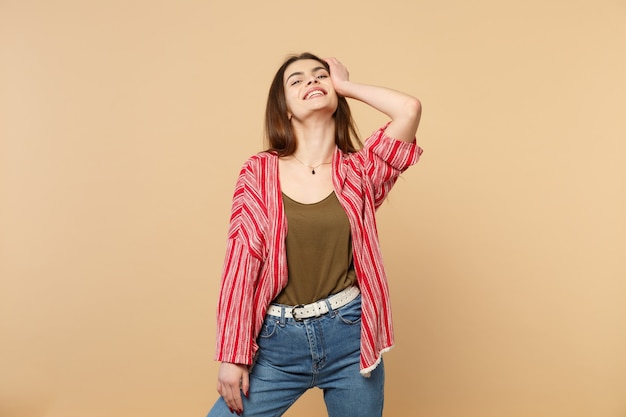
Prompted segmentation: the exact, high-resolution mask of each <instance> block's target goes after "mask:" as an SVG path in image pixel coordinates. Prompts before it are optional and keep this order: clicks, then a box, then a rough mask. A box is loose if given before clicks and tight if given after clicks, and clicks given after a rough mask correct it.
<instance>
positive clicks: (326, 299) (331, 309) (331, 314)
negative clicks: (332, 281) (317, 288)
mask: <svg viewBox="0 0 626 417" xmlns="http://www.w3.org/2000/svg"><path fill="white" fill-rule="evenodd" d="M324 302H325V303H326V307H328V315H329V316H330V317H331V318H333V317H335V310H333V308H332V307H331V306H330V299H328V298H325V299H324Z"/></svg>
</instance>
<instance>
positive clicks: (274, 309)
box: [267, 286, 361, 321]
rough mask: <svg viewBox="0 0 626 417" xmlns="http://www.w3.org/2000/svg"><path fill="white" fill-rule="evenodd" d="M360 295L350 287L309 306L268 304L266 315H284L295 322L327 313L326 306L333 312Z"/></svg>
mask: <svg viewBox="0 0 626 417" xmlns="http://www.w3.org/2000/svg"><path fill="white" fill-rule="evenodd" d="M360 293H361V291H360V290H359V287H357V286H352V287H348V288H346V289H345V290H343V291H341V292H338V293H337V294H334V295H331V296H330V297H328V298H325V299H323V300H320V301H316V302H314V303H311V304H298V305H297V306H281V305H278V304H270V306H269V307H268V309H267V314H268V315H270V316H274V317H283V314H284V317H285V318H286V319H291V318H293V319H295V320H297V321H300V320H303V319H308V318H311V317H319V316H321V315H323V314H326V313H328V311H329V310H328V304H330V308H331V309H332V310H335V309H337V308H339V307H343V306H345V305H346V304H348V303H349V302H350V301H352V300H354V299H355V298H356V297H357V296H358V295H359V294H360ZM326 301H328V303H327V302H326ZM283 312H284V313H283Z"/></svg>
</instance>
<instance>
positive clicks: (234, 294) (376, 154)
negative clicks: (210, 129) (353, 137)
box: [215, 127, 422, 374]
mask: <svg viewBox="0 0 626 417" xmlns="http://www.w3.org/2000/svg"><path fill="white" fill-rule="evenodd" d="M421 153H422V149H421V148H420V147H419V146H417V144H416V143H415V141H413V142H412V143H407V142H402V141H398V140H395V139H392V138H390V137H388V136H386V135H385V127H383V128H381V129H379V130H377V131H376V132H374V134H372V136H370V137H369V138H368V139H367V140H366V141H365V146H364V148H363V149H361V150H359V151H358V152H356V153H353V154H343V153H342V152H341V151H340V150H339V149H336V150H335V154H334V156H333V162H332V169H333V176H332V178H333V187H334V189H335V193H336V195H337V197H338V199H339V201H340V202H341V205H342V206H343V208H344V210H345V211H346V213H347V215H348V219H349V221H350V228H351V233H352V247H353V253H354V267H355V271H356V276H357V282H358V285H359V288H360V289H361V293H362V301H361V302H362V322H361V363H360V366H361V373H363V374H367V373H368V372H370V371H371V370H372V369H374V368H375V367H376V366H377V365H378V363H379V362H380V356H381V354H382V353H383V352H384V351H386V350H389V349H390V348H391V347H392V346H393V325H392V320H391V307H390V305H389V289H388V286H387V276H386V274H385V270H384V267H383V258H382V253H381V250H380V245H379V241H378V233H377V229H376V218H375V212H376V209H378V207H380V205H381V204H382V202H383V201H384V199H385V197H386V196H387V194H388V193H389V191H390V190H391V188H392V187H393V185H394V184H395V182H396V180H397V179H398V177H399V176H400V174H401V173H402V172H404V171H405V170H406V169H407V168H408V167H409V166H411V165H413V164H415V163H416V162H417V161H418V159H419V156H420V155H421ZM286 236H287V220H286V217H285V213H284V209H283V201H282V195H281V190H280V188H279V185H278V157H277V155H276V154H274V153H269V152H262V153H259V154H257V155H254V156H252V157H251V158H250V159H248V161H246V163H245V164H244V166H243V168H242V170H241V173H240V175H239V178H238V180H237V184H236V186H235V193H234V197H233V204H232V210H231V219H230V228H229V231H228V244H227V247H226V259H225V261H224V270H223V274H222V282H221V291H220V297H219V301H218V308H217V348H216V354H215V359H216V360H218V361H222V362H232V363H240V364H251V363H252V362H253V360H254V355H255V353H256V351H257V349H258V346H257V344H256V338H257V336H258V334H259V332H260V330H261V326H262V324H263V319H264V317H265V312H266V310H267V307H268V306H269V304H270V303H271V302H272V300H274V298H276V296H278V294H279V293H280V291H281V290H282V289H283V288H284V287H285V285H286V284H287V256H286V246H285V238H286Z"/></svg>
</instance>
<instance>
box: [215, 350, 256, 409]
mask: <svg viewBox="0 0 626 417" xmlns="http://www.w3.org/2000/svg"><path fill="white" fill-rule="evenodd" d="M248 375H249V371H248V366H247V365H240V364H237V363H228V362H222V363H221V364H220V370H219V372H218V375H217V392H219V394H220V395H221V396H222V398H224V401H226V405H227V406H228V408H230V411H231V412H232V413H237V415H241V413H243V402H242V400H241V392H243V393H244V395H245V396H246V397H247V396H248V390H249V389H250V380H249V378H248Z"/></svg>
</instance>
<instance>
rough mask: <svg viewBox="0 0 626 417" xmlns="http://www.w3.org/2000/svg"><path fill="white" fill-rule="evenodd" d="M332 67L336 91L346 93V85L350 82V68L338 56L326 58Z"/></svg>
mask: <svg viewBox="0 0 626 417" xmlns="http://www.w3.org/2000/svg"><path fill="white" fill-rule="evenodd" d="M324 61H326V63H328V66H329V67H330V80H331V81H332V83H333V87H334V88H335V91H336V92H337V94H339V95H342V96H343V95H345V92H344V86H345V85H346V84H347V83H349V82H350V73H349V72H348V69H347V68H346V67H345V65H343V64H342V63H341V62H339V60H338V59H337V58H326V59H324Z"/></svg>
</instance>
